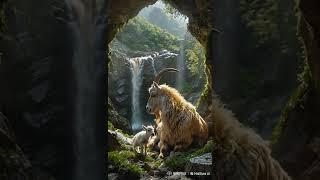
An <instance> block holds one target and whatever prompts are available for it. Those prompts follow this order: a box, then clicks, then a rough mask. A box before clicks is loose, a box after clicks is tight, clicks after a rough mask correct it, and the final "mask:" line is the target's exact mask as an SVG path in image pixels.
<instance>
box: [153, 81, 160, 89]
mask: <svg viewBox="0 0 320 180" xmlns="http://www.w3.org/2000/svg"><path fill="white" fill-rule="evenodd" d="M153 86H154V87H156V88H157V89H160V86H159V84H158V83H156V82H155V81H153Z"/></svg>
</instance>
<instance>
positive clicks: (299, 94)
mask: <svg viewBox="0 0 320 180" xmlns="http://www.w3.org/2000/svg"><path fill="white" fill-rule="evenodd" d="M298 80H299V82H300V84H299V86H298V87H297V88H296V89H295V91H294V92H293V93H292V95H291V97H290V99H289V101H288V103H287V104H286V106H285V108H284V109H283V111H282V113H281V117H280V120H279V122H278V124H277V125H276V126H275V128H274V129H273V131H272V136H271V144H276V143H277V141H278V139H279V137H280V136H281V134H282V132H283V129H284V128H285V124H286V120H287V118H288V115H289V113H290V112H292V111H293V110H294V109H298V108H300V109H304V104H305V102H306V99H307V96H308V94H309V89H310V87H309V85H310V83H311V74H310V69H309V66H308V65H307V63H305V65H304V70H303V72H301V73H300V74H299V75H298Z"/></svg>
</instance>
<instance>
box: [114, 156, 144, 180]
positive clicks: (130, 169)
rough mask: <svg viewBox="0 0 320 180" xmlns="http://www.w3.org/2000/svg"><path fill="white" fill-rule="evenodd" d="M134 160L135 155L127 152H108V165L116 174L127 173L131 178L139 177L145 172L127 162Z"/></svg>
mask: <svg viewBox="0 0 320 180" xmlns="http://www.w3.org/2000/svg"><path fill="white" fill-rule="evenodd" d="M135 158H136V154H135V153H134V152H132V151H128V150H123V151H112V152H108V160H109V163H110V164H111V165H113V166H114V167H115V168H116V169H117V170H118V172H120V173H121V172H123V173H128V175H129V176H132V177H140V176H141V175H143V174H145V173H146V172H145V170H144V169H142V168H141V167H140V166H138V165H136V164H135V163H132V162H130V161H129V160H130V159H135Z"/></svg>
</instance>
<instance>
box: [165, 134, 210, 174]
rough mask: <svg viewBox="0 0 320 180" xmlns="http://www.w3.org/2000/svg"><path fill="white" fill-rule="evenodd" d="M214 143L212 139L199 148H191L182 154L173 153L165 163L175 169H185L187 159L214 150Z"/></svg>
mask: <svg viewBox="0 0 320 180" xmlns="http://www.w3.org/2000/svg"><path fill="white" fill-rule="evenodd" d="M213 147H214V143H213V141H212V140H210V141H208V142H207V144H206V145H205V146H204V147H202V148H201V149H198V150H190V151H187V152H182V153H181V154H177V155H173V156H170V157H168V158H167V159H166V160H165V165H166V166H168V167H170V168H172V169H173V170H183V169H184V168H185V165H186V163H187V161H188V160H189V159H191V158H194V157H196V156H200V155H203V154H205V153H210V152H212V151H213Z"/></svg>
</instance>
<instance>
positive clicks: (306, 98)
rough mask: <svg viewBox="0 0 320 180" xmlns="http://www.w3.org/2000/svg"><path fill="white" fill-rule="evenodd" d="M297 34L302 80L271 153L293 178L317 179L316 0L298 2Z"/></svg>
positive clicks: (318, 21)
mask: <svg viewBox="0 0 320 180" xmlns="http://www.w3.org/2000/svg"><path fill="white" fill-rule="evenodd" d="M298 7H299V10H300V14H299V22H300V23H299V34H300V36H301V37H302V38H303V42H304V46H305V53H306V59H305V61H306V67H307V68H306V70H305V75H304V76H305V78H304V81H302V82H301V84H300V85H299V88H298V91H297V92H296V94H295V95H294V96H292V97H291V100H290V102H291V103H290V104H288V105H287V111H286V114H284V117H283V121H282V123H280V124H279V125H278V127H279V128H278V131H280V132H278V134H279V136H278V137H277V141H276V143H275V145H274V147H273V149H274V151H273V154H274V155H275V157H276V158H278V159H279V161H280V162H281V163H282V164H283V166H284V167H285V168H287V169H288V172H289V174H291V175H292V176H293V177H295V178H296V179H306V180H309V179H318V178H319V176H320V166H319V163H318V162H319V159H320V157H319V154H320V151H319V147H320V141H319V138H320V130H319V127H320V124H319V112H318V109H319V107H320V99H319V97H320V89H319V84H320V81H319V77H320V74H319V72H320V71H319V70H320V61H319V57H320V54H319V52H320V49H319V43H320V36H319V35H320V34H319V28H320V19H319V17H320V13H319V10H318V8H319V7H320V3H319V2H318V1H315V0H301V1H300V2H298Z"/></svg>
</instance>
